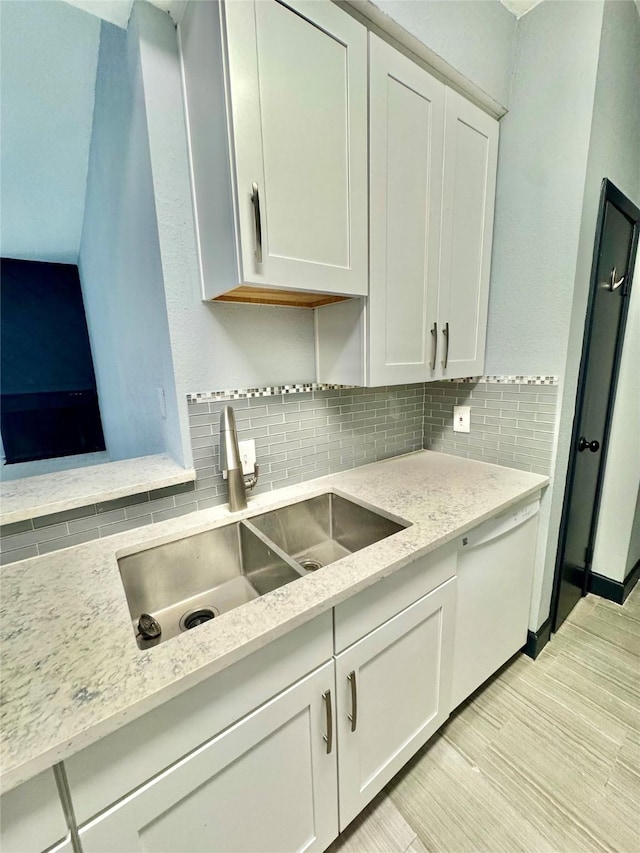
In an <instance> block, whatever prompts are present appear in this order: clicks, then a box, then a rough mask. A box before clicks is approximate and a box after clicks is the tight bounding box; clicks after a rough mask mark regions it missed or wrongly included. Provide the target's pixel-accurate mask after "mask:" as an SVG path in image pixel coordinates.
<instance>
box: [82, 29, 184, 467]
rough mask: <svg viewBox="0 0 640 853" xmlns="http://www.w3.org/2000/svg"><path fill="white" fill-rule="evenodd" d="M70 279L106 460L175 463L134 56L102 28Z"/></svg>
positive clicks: (174, 419) (172, 404)
mask: <svg viewBox="0 0 640 853" xmlns="http://www.w3.org/2000/svg"><path fill="white" fill-rule="evenodd" d="M80 273H81V280H82V287H83V294H84V301H85V310H86V315H87V322H88V326H89V335H90V338H91V346H92V351H93V359H94V366H95V372H96V381H97V385H98V396H99V400H100V411H101V415H102V422H103V427H104V434H105V441H106V445H107V450H108V452H109V455H110V458H111V459H112V460H117V459H127V458H132V457H136V456H144V455H147V454H153V453H163V452H168V453H170V454H171V455H172V456H173V457H174V458H175V459H176V460H177V461H180V462H184V461H185V456H184V453H183V450H182V441H181V435H180V427H179V417H178V403H177V397H176V391H175V380H174V376H173V363H172V359H171V346H170V340H169V328H168V323H167V315H166V307H165V295H164V286H163V277H162V265H161V262H160V246H159V242H158V231H157V226H156V213H155V205H154V200H153V181H152V176H151V163H150V158H149V143H148V133H147V123H146V115H145V107H144V96H143V91H142V76H141V71H140V58H139V51H138V46H137V40H136V38H135V37H128V36H127V32H126V31H124V30H121V29H118V28H117V27H115V26H113V25H111V24H108V23H103V24H102V35H101V41H100V57H99V65H98V75H97V84H96V101H95V118H94V127H93V139H92V144H91V156H90V163H89V175H88V181H87V196H86V211H85V218H84V229H83V234H82V245H81V251H80ZM159 388H162V389H164V395H165V400H166V412H167V414H166V417H163V414H162V411H161V405H160V402H159V391H158V389H159ZM183 406H184V402H183V401H182V400H181V407H183Z"/></svg>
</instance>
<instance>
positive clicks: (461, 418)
mask: <svg viewBox="0 0 640 853" xmlns="http://www.w3.org/2000/svg"><path fill="white" fill-rule="evenodd" d="M453 431H454V432H471V406H454V407H453Z"/></svg>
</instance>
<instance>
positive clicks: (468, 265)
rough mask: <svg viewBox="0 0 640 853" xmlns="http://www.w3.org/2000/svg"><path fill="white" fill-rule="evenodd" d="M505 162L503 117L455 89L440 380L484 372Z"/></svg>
mask: <svg viewBox="0 0 640 853" xmlns="http://www.w3.org/2000/svg"><path fill="white" fill-rule="evenodd" d="M497 159H498V122H497V121H495V119H492V118H491V117H490V116H488V115H487V114H486V113H484V112H483V111H482V110H480V109H479V108H478V107H476V106H474V105H473V104H471V103H470V102H469V101H467V100H466V99H465V98H463V97H462V96H461V95H458V94H457V92H454V91H453V90H452V89H447V96H446V110H445V136H444V185H443V198H442V237H441V250H440V286H439V289H438V334H439V337H440V341H439V344H438V356H437V361H438V364H437V365H436V370H435V371H434V375H433V376H432V377H431V378H434V379H435V378H440V377H442V378H451V379H453V378H456V377H460V376H479V375H481V374H482V372H483V369H484V350H485V339H486V331H487V305H488V301H489V273H490V264H491V238H492V233H493V208H494V200H495V185H496V165H497Z"/></svg>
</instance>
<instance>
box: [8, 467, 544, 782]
mask: <svg viewBox="0 0 640 853" xmlns="http://www.w3.org/2000/svg"><path fill="white" fill-rule="evenodd" d="M548 482H549V478H548V477H545V476H542V475H538V474H531V473H528V472H523V471H519V470H517V469H511V468H502V467H500V466H497V465H491V464H487V463H482V462H475V461H472V460H469V459H462V458H459V457H454V456H448V455H445V454H442V453H436V452H431V451H418V452H416V453H412V454H408V455H406V456H401V457H395V458H393V459H388V460H385V461H383V462H377V463H373V464H370V465H366V466H363V467H361V468H356V469H351V470H348V471H345V472H342V473H339V474H332V475H329V476H327V477H322V478H318V479H316V480H310V481H307V482H305V483H301V484H297V485H295V486H290V487H286V488H283V489H279V490H277V491H274V492H269V493H264V494H262V495H259V496H256V497H254V498H250V500H249V506H248V508H247V510H244V511H242V512H239V513H233V514H231V513H229V511H228V510H227V508H226V507H216V508H214V509H211V510H204V511H200V512H194V513H190V514H189V515H186V516H182V517H180V518H176V519H171V520H169V521H166V522H162V523H159V524H155V525H151V526H149V527H145V528H139V529H136V530H132V531H127V532H124V533H120V534H117V535H114V536H110V537H108V538H105V539H101V540H98V541H95V542H90V543H87V544H85V545H78V546H75V547H73V548H67V549H64V550H62V551H57V552H54V553H52V554H48V555H45V556H41V557H34V558H32V559H30V560H25V561H22V562H20V563H16V564H10V565H8V566H6V567H4V568H3V577H2V598H1V601H0V626H1V632H2V671H3V691H2V693H3V696H2V699H3V707H2V711H1V713H2V733H3V734H2V752H1V753H0V755H1V759H0V767H1V768H2V770H1V773H0V788H1V790H2V791H3V792H5V791H8V790H10V789H12V788H14V787H16V786H17V785H19V784H21V783H22V782H24V781H27V780H28V779H29V778H32V777H33V776H36V775H37V774H38V773H40V772H42V771H44V770H46V769H48V768H49V767H51V766H53V765H54V764H56V763H58V762H59V761H63V760H65V759H66V758H69V757H70V756H71V755H73V754H75V753H76V752H78V751H80V750H81V749H83V748H85V747H86V746H89V745H90V744H92V743H95V742H96V741H97V740H99V739H100V738H102V737H105V736H106V735H108V734H111V733H112V732H114V731H116V730H117V729H118V728H120V727H121V726H123V725H124V724H126V723H127V722H130V721H132V720H134V719H136V718H137V717H140V716H142V715H143V714H145V713H147V712H148V711H151V710H153V709H154V708H156V707H158V706H159V705H162V704H164V703H165V702H167V701H169V700H170V699H172V698H175V697H176V696H178V695H180V694H181V693H183V692H184V691H185V690H188V689H189V688H191V687H194V686H195V685H196V684H198V683H200V682H201V681H203V680H205V679H206V678H209V677H211V676H212V675H215V674H216V673H217V672H220V671H221V670H223V669H225V668H227V667H228V666H231V665H232V664H234V663H236V662H237V661H239V660H241V659H242V658H244V657H246V656H247V655H250V654H251V653H253V652H255V651H257V650H258V649H260V648H262V647H264V646H265V645H267V644H268V643H270V642H272V641H274V640H276V639H278V638H279V637H281V636H283V635H284V634H286V633H288V632H289V631H292V630H294V629H295V628H297V627H299V626H300V625H302V624H304V623H305V622H308V621H310V620H311V619H313V618H314V617H315V616H318V615H320V614H321V613H323V612H325V611H327V610H329V609H330V608H332V607H335V606H336V605H337V604H339V603H340V602H342V601H344V600H345V599H347V598H349V597H350V596H352V595H354V594H356V593H358V592H360V591H362V590H363V589H366V588H367V587H368V586H370V585H371V584H373V583H376V582H377V581H379V580H381V579H382V578H384V577H387V576H388V575H391V574H393V573H394V572H396V571H398V570H399V569H401V568H402V567H403V566H405V565H407V564H408V563H410V562H412V561H413V560H415V559H417V558H419V557H421V556H424V555H426V554H428V553H430V552H431V551H434V550H436V549H437V548H440V547H442V546H443V545H446V544H447V543H448V542H450V541H451V540H453V539H455V538H456V537H458V536H460V535H461V534H463V533H465V532H466V531H468V530H470V529H471V528H473V527H476V526H477V525H478V524H481V523H482V522H483V521H485V520H487V519H488V518H491V517H495V516H497V515H500V514H502V513H503V512H505V511H507V510H508V509H509V508H510V507H512V506H514V505H515V504H517V503H520V502H522V501H523V500H526V499H527V498H528V497H533V496H535V495H536V494H537V493H538V492H540V491H541V490H542V489H543V488H544V487H545V485H546V484H547V483H548ZM326 491H334V492H337V493H338V494H342V495H344V496H346V497H352V498H354V499H355V500H356V501H357V502H358V503H361V504H363V505H364V506H371V507H372V508H376V509H379V510H382V512H383V513H384V514H386V515H389V516H391V517H395V518H400V519H404V520H405V521H407V522H409V524H410V526H408V527H407V528H405V529H404V530H402V531H400V532H399V533H397V534H395V535H394V536H392V537H390V538H389V539H383V540H381V541H380V542H378V543H375V544H374V545H371V546H369V547H368V548H365V549H363V550H362V551H358V552H355V553H354V554H351V555H350V556H348V557H345V558H344V559H342V560H340V561H338V562H337V563H333V564H331V565H328V566H326V567H324V568H323V569H321V570H320V571H319V572H316V573H314V574H313V575H309V576H307V577H305V578H302V579H300V580H297V581H295V582H294V583H292V584H289V585H287V586H285V587H281V588H280V589H278V590H275V591H274V592H272V593H269V594H267V595H265V596H263V597H262V598H259V599H256V600H255V601H252V602H249V603H248V604H246V605H243V606H242V607H239V608H237V609H235V610H232V611H229V612H228V613H225V614H222V616H220V617H218V618H217V619H216V620H213V621H212V622H209V623H206V625H203V626H201V627H200V628H198V631H195V632H194V631H191V632H186V633H184V634H181V635H180V636H178V637H175V638H173V639H170V640H168V641H167V642H165V643H162V644H160V645H159V646H156V647H154V648H152V649H148V650H146V651H144V652H143V651H140V650H139V649H138V647H137V645H136V642H135V638H134V634H133V630H132V625H131V617H130V615H129V611H128V606H127V602H126V597H125V594H124V589H123V587H122V583H121V581H120V576H119V571H118V564H117V559H118V558H119V557H121V556H126V555H127V554H129V553H133V552H135V551H138V550H141V549H143V548H147V547H152V546H155V545H157V544H163V543H164V542H168V541H172V540H175V539H177V538H181V537H182V536H184V535H193V534H196V533H198V532H201V531H203V530H207V529H210V528H211V527H213V526H221V525H224V524H227V523H229V522H233V521H238V520H241V519H242V518H248V517H251V516H252V515H256V514H257V513H260V512H263V511H265V510H266V509H275V508H277V507H278V506H283V505H285V504H288V503H291V502H292V501H297V500H301V499H304V498H307V497H312V496H314V495H316V494H320V493H322V492H326ZM101 638H102V641H101Z"/></svg>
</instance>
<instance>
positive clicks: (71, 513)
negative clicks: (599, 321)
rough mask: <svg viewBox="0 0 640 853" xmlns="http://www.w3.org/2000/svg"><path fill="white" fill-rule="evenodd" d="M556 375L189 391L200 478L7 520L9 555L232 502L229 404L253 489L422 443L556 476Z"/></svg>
mask: <svg viewBox="0 0 640 853" xmlns="http://www.w3.org/2000/svg"><path fill="white" fill-rule="evenodd" d="M557 391H558V388H557V378H556V377H550V376H485V377H475V378H473V377H472V378H469V379H465V380H458V381H455V382H452V381H449V382H432V383H427V384H422V383H420V384H415V385H393V386H388V387H382V388H352V387H346V386H331V385H316V384H305V385H285V386H273V387H270V388H248V389H231V390H228V391H212V392H200V393H194V394H189V395H188V398H187V405H188V409H189V423H190V429H191V444H192V448H193V456H194V467H195V468H196V474H197V478H196V482H195V484H194V483H186V484H184V485H181V486H172V487H169V488H167V489H160V490H157V491H156V492H144V493H142V494H138V495H130V496H129V497H126V498H120V499H118V500H115V501H109V502H107V503H103V504H91V505H90V506H87V507H80V508H77V509H73V510H68V511H67V512H63V513H56V514H55V515H50V516H44V517H41V518H35V519H30V520H27V521H21V522H18V523H16V524H10V525H6V526H5V527H3V528H0V549H1V551H2V553H1V555H0V560H1V562H2V563H9V562H15V561H16V560H22V559H26V558H28V557H35V556H37V555H38V554H46V553H49V552H50V551H54V550H59V549H60V548H67V547H69V546H71V545H77V544H80V543H82V542H89V541H91V540H92V539H98V538H101V537H104V536H109V535H111V534H113V533H120V532H121V531H123V530H130V529H132V528H135V527H142V526H144V525H148V524H153V523H155V522H158V521H163V520H164V519H167V518H174V517H176V516H178V515H184V514H186V513H189V512H193V511H195V510H197V509H206V508H208V507H211V506H216V505H217V504H221V503H224V502H225V501H226V499H227V487H226V484H225V482H224V480H223V478H222V474H221V473H220V470H219V465H218V462H219V458H218V447H219V438H218V430H219V421H220V411H221V410H222V408H223V407H224V406H225V405H228V404H230V405H232V406H233V408H234V411H235V415H236V423H237V427H238V436H239V438H240V440H243V439H248V438H253V439H255V442H256V455H257V459H258V464H259V465H260V479H259V483H258V485H257V486H256V488H255V489H254V492H253V493H254V494H255V493H259V492H264V491H270V490H272V489H277V488H280V487H282V486H285V485H292V484H293V483H299V482H301V481H302V480H311V479H314V478H315V477H321V476H323V475H324V474H332V473H335V472H337V471H343V470H345V469H348V468H355V467H357V466H359V465H365V464H367V463H368V462H376V461H379V460H381V459H386V458H388V457H391V456H398V455H400V454H403V453H409V452H411V451H414V450H420V449H421V448H422V447H425V448H427V449H430V450H437V451H441V452H443V453H451V454H454V455H456V456H465V457H468V458H470V459H478V460H480V461H483V462H495V463H498V464H500V465H506V466H508V467H513V468H521V469H523V470H526V471H534V472H536V473H540V474H549V473H550V469H551V459H552V450H553V437H554V430H555V421H556V408H557ZM454 405H470V406H471V433H469V434H465V433H454V432H453V429H452V426H451V423H452V417H453V406H454Z"/></svg>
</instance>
